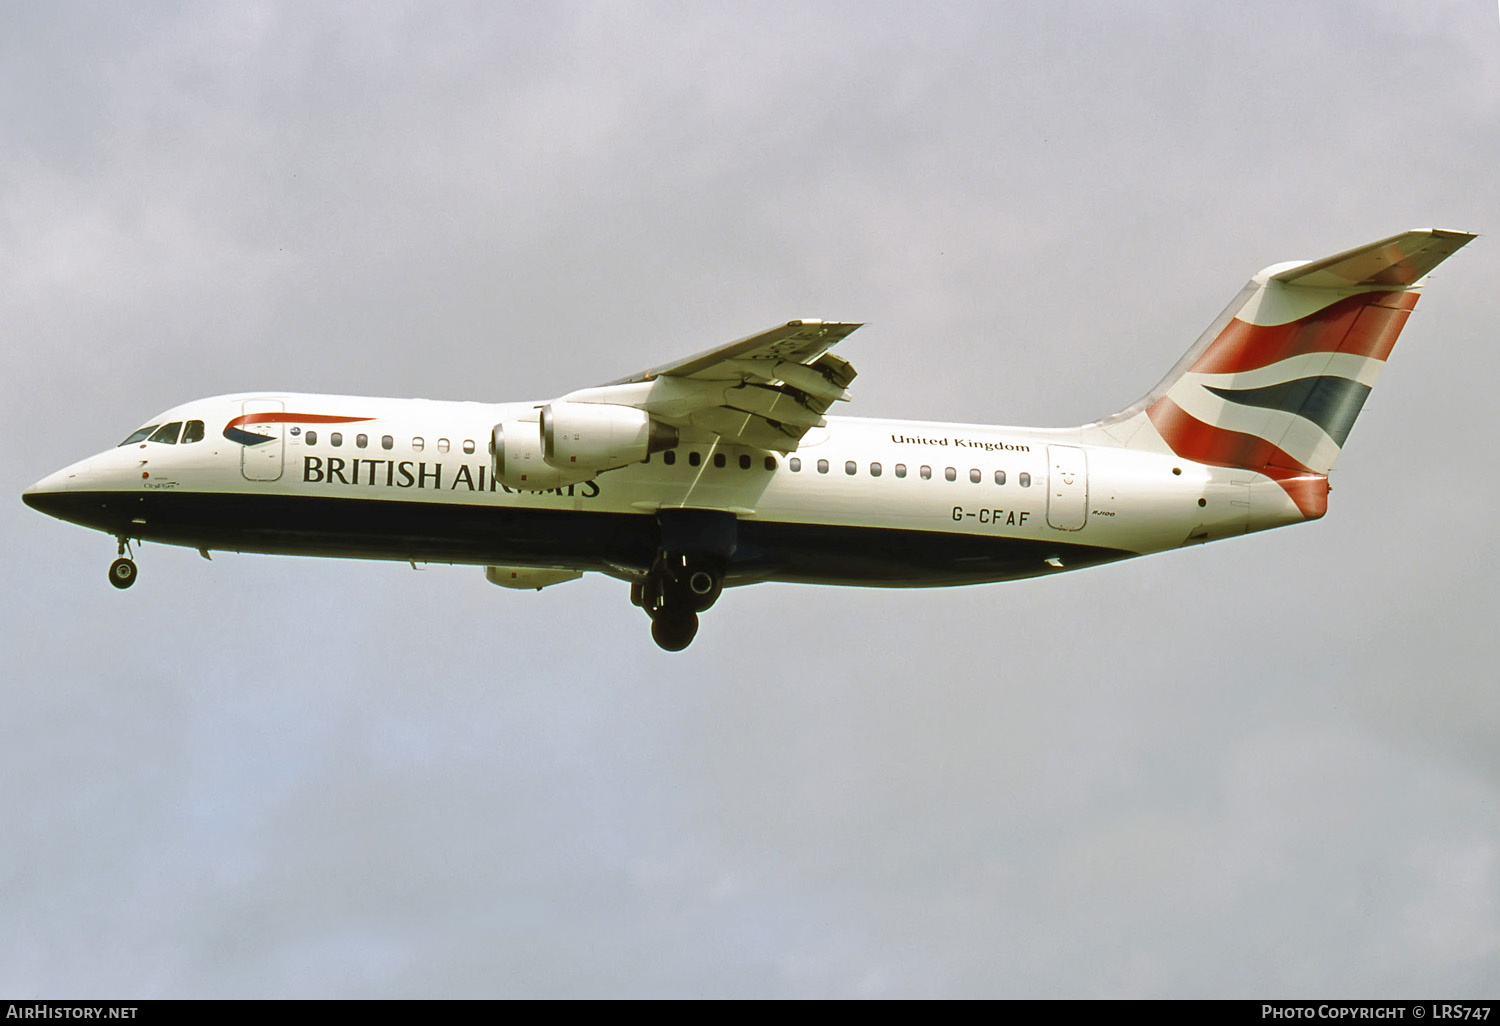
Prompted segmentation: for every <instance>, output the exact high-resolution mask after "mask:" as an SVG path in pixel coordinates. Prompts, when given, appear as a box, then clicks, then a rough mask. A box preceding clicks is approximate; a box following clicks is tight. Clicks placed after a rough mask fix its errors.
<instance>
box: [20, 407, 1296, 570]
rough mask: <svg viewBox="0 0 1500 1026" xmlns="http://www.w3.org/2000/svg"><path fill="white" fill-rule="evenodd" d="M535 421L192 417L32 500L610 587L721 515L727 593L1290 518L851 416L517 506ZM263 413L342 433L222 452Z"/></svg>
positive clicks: (1110, 556) (1079, 464)
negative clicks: (521, 454) (673, 539)
mask: <svg viewBox="0 0 1500 1026" xmlns="http://www.w3.org/2000/svg"><path fill="white" fill-rule="evenodd" d="M537 405H538V404H531V403H514V404H487V403H467V402H441V401H428V400H416V399H380V398H367V397H358V396H339V395H306V394H291V393H276V394H272V393H262V394H256V395H235V396H222V397H217V398H213V399H204V400H199V401H196V402H192V403H188V404H186V405H183V406H180V407H177V408H175V409H173V410H169V411H167V412H166V413H163V414H162V415H161V416H160V417H159V418H156V420H157V422H158V423H166V422H175V421H183V422H187V421H193V420H198V421H202V422H203V423H204V424H206V425H207V430H206V433H205V437H204V438H202V440H199V441H194V442H192V443H189V444H172V445H168V444H163V443H160V442H152V441H139V442H133V443H131V444H128V445H123V446H120V447H117V448H114V449H109V450H106V451H104V452H102V453H99V454H98V455H96V456H93V457H90V458H89V459H86V460H83V461H81V462H79V463H77V464H74V465H73V466H70V467H67V468H65V469H64V470H62V471H59V472H58V473H56V474H53V475H51V476H50V477H48V478H46V479H44V480H43V481H40V482H38V483H37V485H36V486H34V487H33V488H32V489H31V490H29V491H28V493H27V500H28V502H31V503H32V504H33V505H36V506H38V507H39V508H42V509H44V510H45V511H47V512H53V513H54V514H55V515H58V516H61V517H63V518H64V519H69V520H75V521H77V522H79V523H83V524H85V525H86V526H90V527H96V528H98V529H101V530H105V531H108V532H110V533H111V534H116V535H121V536H124V537H128V538H138V539H145V540H155V541H162V542H167V543H171V544H182V545H190V546H194V547H198V548H203V549H224V550H237V551H251V552H279V553H287V554H309V555H349V556H358V557H364V558H389V559H399V560H430V561H440V562H460V563H475V564H480V565H513V566H523V567H524V566H532V567H550V568H559V569H573V570H601V571H604V572H615V573H618V574H620V575H622V576H628V575H629V574H631V573H635V572H640V571H641V570H643V569H645V566H644V565H643V564H649V554H648V553H647V551H646V547H645V542H644V541H638V540H632V539H631V538H629V537H628V535H629V534H630V531H629V529H628V528H622V527H621V526H620V524H622V523H628V522H629V521H630V520H632V519H633V518H634V519H640V518H650V517H652V516H654V515H655V514H656V513H657V512H658V511H659V510H662V509H677V508H687V509H702V510H718V511H727V512H729V513H733V514H734V515H735V517H736V518H737V520H738V523H739V525H740V534H741V548H742V549H744V551H743V552H739V553H737V555H736V558H735V559H734V560H733V561H732V562H731V565H730V568H729V572H728V573H727V575H726V583H729V584H734V583H744V582H748V581H754V580H797V581H812V582H819V581H823V582H828V583H844V584H872V585H885V586H920V585H926V584H952V583H973V582H979V581H986V580H1003V579H1009V578H1015V577H1024V576H1031V575H1035V574H1043V573H1051V572H1056V571H1057V570H1061V569H1072V568H1074V567H1077V566H1083V565H1090V564H1093V563H1098V562H1104V561H1109V560H1114V559H1120V558H1124V557H1127V556H1131V555H1139V554H1143V553H1148V552H1155V551H1160V550H1162V549H1169V548H1174V547H1177V546H1179V545H1183V544H1186V543H1189V542H1196V541H1204V540H1209V539H1211V538H1216V537H1222V536H1224V535H1227V534H1236V533H1244V532H1245V531H1247V530H1255V529H1258V528H1260V527H1269V526H1275V524H1278V523H1285V522H1288V521H1289V519H1291V518H1288V517H1286V516H1285V509H1284V506H1285V503H1284V502H1273V503H1272V504H1271V506H1269V507H1268V508H1267V509H1266V510H1265V514H1266V516H1265V518H1264V519H1263V520H1262V519H1260V518H1252V516H1251V506H1250V494H1251V491H1252V486H1253V485H1254V484H1255V481H1254V480H1253V479H1254V478H1256V476H1257V475H1254V474H1249V473H1246V472H1231V471H1228V470H1225V469H1224V468H1218V467H1209V466H1204V465H1201V464H1196V463H1192V462H1190V461H1185V460H1183V459H1182V458H1181V457H1179V456H1176V455H1173V454H1170V453H1154V452H1142V451H1137V450H1131V449H1126V448H1122V447H1119V446H1117V445H1099V444H1086V443H1085V441H1084V437H1085V435H1086V434H1087V429H1084V428H1071V429H1057V430H1047V429H1035V428H1011V427H997V426H986V425H971V424H944V423H933V422H926V421H895V420H890V421H888V420H875V419H863V418H842V417H841V418H834V417H830V418H828V421H827V425H826V427H822V428H815V429H813V430H812V431H810V432H808V434H807V435H806V437H804V438H803V440H802V442H801V445H800V446H799V448H798V449H797V450H796V451H795V452H792V453H790V454H781V453H774V452H767V451H765V450H752V449H748V448H742V447H736V446H731V445H726V444H725V443H723V442H722V441H719V440H718V439H716V438H712V437H710V438H704V439H701V440H696V441H695V440H694V439H692V438H683V439H682V440H681V442H680V443H679V445H678V446H677V447H676V448H675V449H674V450H672V451H671V452H667V453H657V454H655V455H653V456H651V457H650V458H649V459H647V460H646V461H644V462H641V463H636V464H632V465H630V466H627V467H622V468H620V469H616V470H611V471H607V472H604V473H601V474H599V475H598V476H596V477H594V478H592V479H590V480H586V481H583V482H580V483H576V484H572V485H567V486H564V487H562V488H558V489H552V490H546V491H524V490H517V489H515V488H511V487H507V486H505V485H504V484H502V483H500V482H498V481H496V480H495V478H494V476H493V472H492V469H491V468H492V463H491V456H490V453H489V452H488V447H489V446H488V439H489V436H490V431H491V427H492V426H493V425H494V424H495V423H496V422H497V421H503V420H527V419H528V418H529V419H534V418H535V416H536V408H537ZM265 409H279V410H283V411H286V412H288V413H291V414H295V413H305V414H309V415H316V416H318V417H322V418H328V419H330V420H335V419H339V418H349V420H348V421H347V422H342V423H321V422H320V423H315V424H314V423H308V424H300V423H297V422H296V421H295V420H291V421H289V422H287V423H281V424H276V425H274V426H272V427H263V428H260V429H259V430H263V431H267V432H270V433H273V434H274V435H275V437H274V440H273V441H272V442H269V443H262V444H259V445H254V446H247V445H244V444H240V443H238V442H236V441H233V440H231V439H230V438H228V437H226V433H225V430H224V428H225V425H226V424H227V423H229V422H231V421H233V420H234V419H235V418H237V417H241V416H242V414H244V413H245V412H247V411H255V410H265ZM352 418H358V419H357V420H354V419H352ZM1271 494H1279V493H1275V492H1274V490H1273V492H1272V493H1271ZM578 514H584V515H585V516H575V515H578ZM487 515H488V516H487ZM575 527H576V530H575ZM465 532H467V533H468V534H469V535H472V536H471V537H467V538H465V537H464V535H465ZM622 536H623V537H622Z"/></svg>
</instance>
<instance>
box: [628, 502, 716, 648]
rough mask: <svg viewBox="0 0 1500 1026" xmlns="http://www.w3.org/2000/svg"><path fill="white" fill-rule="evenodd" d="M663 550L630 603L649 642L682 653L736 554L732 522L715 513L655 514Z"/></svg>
mask: <svg viewBox="0 0 1500 1026" xmlns="http://www.w3.org/2000/svg"><path fill="white" fill-rule="evenodd" d="M657 521H658V523H659V524H660V525H661V544H660V546H659V547H658V548H657V550H656V560H655V562H653V563H652V565H651V569H650V571H648V572H647V574H646V576H645V578H644V579H643V580H641V581H638V582H636V583H634V584H632V585H631V586H630V600H631V601H632V602H634V603H635V604H636V605H638V606H640V607H641V608H642V609H644V610H645V611H646V614H647V615H648V616H650V617H651V637H652V640H654V641H655V642H656V643H657V644H658V645H660V646H661V647H662V648H664V649H665V650H666V651H668V652H681V651H682V650H683V649H685V648H687V647H688V645H690V644H692V641H693V636H694V635H696V634H697V633H698V614H699V613H701V612H703V611H704V610H705V609H707V608H709V607H710V606H712V605H713V604H714V603H715V602H716V601H718V598H719V593H720V592H721V591H723V590H724V571H725V569H726V568H727V567H728V565H729V557H730V556H732V555H733V554H734V549H735V535H736V530H735V528H736V520H735V516H734V514H733V513H725V512H722V511H719V510H699V509H664V510H661V511H660V512H659V513H658V514H657Z"/></svg>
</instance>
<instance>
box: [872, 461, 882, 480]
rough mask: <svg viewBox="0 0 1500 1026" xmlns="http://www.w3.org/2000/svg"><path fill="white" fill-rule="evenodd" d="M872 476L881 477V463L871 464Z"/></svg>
mask: <svg viewBox="0 0 1500 1026" xmlns="http://www.w3.org/2000/svg"><path fill="white" fill-rule="evenodd" d="M870 476H871V477H879V476H880V464H879V463H871V464H870Z"/></svg>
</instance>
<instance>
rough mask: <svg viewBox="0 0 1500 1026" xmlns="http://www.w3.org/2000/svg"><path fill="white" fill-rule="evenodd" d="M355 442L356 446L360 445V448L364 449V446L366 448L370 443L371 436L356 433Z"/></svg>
mask: <svg viewBox="0 0 1500 1026" xmlns="http://www.w3.org/2000/svg"><path fill="white" fill-rule="evenodd" d="M354 444H355V446H356V447H358V448H360V449H363V448H365V447H366V446H368V445H369V444H370V436H369V435H355V436H354Z"/></svg>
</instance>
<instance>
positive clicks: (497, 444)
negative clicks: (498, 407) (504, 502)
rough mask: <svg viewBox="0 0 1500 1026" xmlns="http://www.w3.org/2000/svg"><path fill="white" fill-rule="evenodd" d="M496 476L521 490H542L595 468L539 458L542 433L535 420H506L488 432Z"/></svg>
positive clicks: (573, 481) (586, 476) (591, 472)
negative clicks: (564, 465)
mask: <svg viewBox="0 0 1500 1026" xmlns="http://www.w3.org/2000/svg"><path fill="white" fill-rule="evenodd" d="M490 452H491V453H492V454H493V456H492V460H493V464H494V472H495V480H497V481H499V482H500V483H501V484H503V485H505V486H506V487H507V488H514V489H516V490H517V491H522V492H545V491H549V490H550V489H553V488H564V487H566V486H568V485H570V484H577V483H578V482H580V481H587V480H588V479H589V478H591V477H593V476H595V475H596V474H597V473H598V471H597V470H592V469H589V468H587V467H580V468H576V469H566V470H560V469H558V468H557V467H554V466H551V465H550V464H549V463H548V462H547V461H546V460H545V459H543V458H542V434H541V430H540V428H539V427H538V425H537V423H536V422H535V421H530V422H528V421H521V420H507V421H504V422H503V423H500V424H496V425H495V430H494V431H493V432H492V433H491V435H490Z"/></svg>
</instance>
